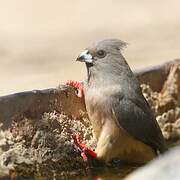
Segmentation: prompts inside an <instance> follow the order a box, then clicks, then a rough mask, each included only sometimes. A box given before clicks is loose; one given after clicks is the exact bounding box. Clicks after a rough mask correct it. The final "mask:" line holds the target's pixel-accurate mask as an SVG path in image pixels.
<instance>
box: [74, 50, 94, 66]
mask: <svg viewBox="0 0 180 180" xmlns="http://www.w3.org/2000/svg"><path fill="white" fill-rule="evenodd" d="M76 61H80V62H86V63H92V62H93V56H92V55H91V54H90V52H89V51H88V50H87V49H86V50H84V51H83V52H82V53H81V54H80V55H79V56H78V58H77V59H76Z"/></svg>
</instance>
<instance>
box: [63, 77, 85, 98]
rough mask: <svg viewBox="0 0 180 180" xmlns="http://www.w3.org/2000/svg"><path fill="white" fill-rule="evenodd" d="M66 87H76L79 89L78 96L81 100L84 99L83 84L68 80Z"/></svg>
mask: <svg viewBox="0 0 180 180" xmlns="http://www.w3.org/2000/svg"><path fill="white" fill-rule="evenodd" d="M66 85H69V86H72V87H75V88H76V89H77V96H78V97H79V98H83V97H84V92H83V86H82V83H80V82H77V81H73V80H68V81H67V82H66Z"/></svg>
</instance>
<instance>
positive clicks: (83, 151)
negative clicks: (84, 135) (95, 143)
mask: <svg viewBox="0 0 180 180" xmlns="http://www.w3.org/2000/svg"><path fill="white" fill-rule="evenodd" d="M72 138H73V140H74V143H75V145H76V146H77V147H78V148H79V149H80V151H81V156H82V158H83V160H84V161H88V158H87V155H90V156H91V157H93V158H96V157H97V154H96V153H95V152H94V151H93V150H91V149H88V148H87V147H86V146H85V145H84V144H83V143H82V142H81V135H80V134H79V133H76V134H73V135H72Z"/></svg>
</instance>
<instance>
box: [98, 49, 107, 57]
mask: <svg viewBox="0 0 180 180" xmlns="http://www.w3.org/2000/svg"><path fill="white" fill-rule="evenodd" d="M97 56H98V57H99V58H103V57H105V56H106V52H105V51H104V50H99V51H97Z"/></svg>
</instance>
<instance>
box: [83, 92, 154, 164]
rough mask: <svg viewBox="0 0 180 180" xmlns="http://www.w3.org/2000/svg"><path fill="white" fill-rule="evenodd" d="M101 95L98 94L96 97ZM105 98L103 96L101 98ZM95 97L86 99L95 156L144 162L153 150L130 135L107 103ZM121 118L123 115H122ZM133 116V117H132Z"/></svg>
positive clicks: (149, 158) (150, 157) (105, 159)
mask: <svg viewBox="0 0 180 180" xmlns="http://www.w3.org/2000/svg"><path fill="white" fill-rule="evenodd" d="M99 97H101V96H100V95H99V96H98V98H99ZM103 99H104V100H105V98H103ZM106 102H108V101H105V102H103V101H102V98H99V100H98V99H97V96H96V98H94V97H93V98H90V95H89V96H88V99H86V108H87V112H88V114H89V118H90V120H91V124H92V126H93V131H94V136H95V138H96V139H97V147H96V150H95V151H96V153H97V158H99V159H102V160H104V161H107V162H108V161H111V160H112V159H120V160H123V161H127V162H133V163H146V162H148V161H150V160H152V159H153V158H154V157H155V156H156V154H155V152H154V150H153V149H152V148H151V147H150V146H148V145H146V144H144V143H143V142H141V141H139V140H137V139H135V138H134V137H132V136H131V135H130V134H128V132H127V131H126V130H124V129H123V128H122V127H121V126H120V124H119V123H118V122H117V121H116V120H115V119H113V116H112V112H111V110H110V109H107V107H109V106H107V104H106ZM122 118H123V117H122ZM132 118H133V117H132Z"/></svg>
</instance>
